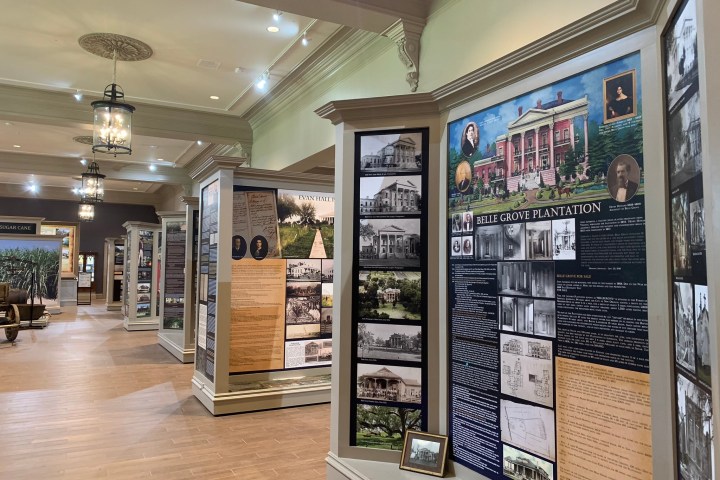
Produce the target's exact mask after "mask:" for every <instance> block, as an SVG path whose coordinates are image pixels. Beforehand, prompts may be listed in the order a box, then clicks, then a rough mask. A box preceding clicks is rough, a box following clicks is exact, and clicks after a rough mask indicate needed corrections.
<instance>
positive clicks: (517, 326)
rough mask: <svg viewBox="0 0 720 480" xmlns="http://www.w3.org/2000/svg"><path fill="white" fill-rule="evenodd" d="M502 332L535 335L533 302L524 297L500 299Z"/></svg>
mask: <svg viewBox="0 0 720 480" xmlns="http://www.w3.org/2000/svg"><path fill="white" fill-rule="evenodd" d="M498 316H499V317H500V330H504V331H508V332H520V333H529V334H531V335H532V333H533V322H534V316H533V300H532V298H522V297H498Z"/></svg>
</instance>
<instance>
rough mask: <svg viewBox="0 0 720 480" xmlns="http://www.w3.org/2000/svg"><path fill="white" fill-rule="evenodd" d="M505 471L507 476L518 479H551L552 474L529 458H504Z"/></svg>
mask: <svg viewBox="0 0 720 480" xmlns="http://www.w3.org/2000/svg"><path fill="white" fill-rule="evenodd" d="M503 473H504V474H505V476H506V477H508V478H512V479H516V480H550V475H548V473H547V472H546V471H545V470H543V469H542V468H540V467H539V466H537V465H535V463H533V462H532V461H531V460H529V459H527V458H512V457H510V456H507V457H505V458H504V459H503Z"/></svg>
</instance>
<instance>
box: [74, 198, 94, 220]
mask: <svg viewBox="0 0 720 480" xmlns="http://www.w3.org/2000/svg"><path fill="white" fill-rule="evenodd" d="M78 218H79V219H80V221H81V222H92V221H93V220H95V204H94V203H85V202H82V201H81V202H80V204H79V207H78Z"/></svg>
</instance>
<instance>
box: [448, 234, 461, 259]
mask: <svg viewBox="0 0 720 480" xmlns="http://www.w3.org/2000/svg"><path fill="white" fill-rule="evenodd" d="M450 256H451V257H462V237H452V238H451V239H450Z"/></svg>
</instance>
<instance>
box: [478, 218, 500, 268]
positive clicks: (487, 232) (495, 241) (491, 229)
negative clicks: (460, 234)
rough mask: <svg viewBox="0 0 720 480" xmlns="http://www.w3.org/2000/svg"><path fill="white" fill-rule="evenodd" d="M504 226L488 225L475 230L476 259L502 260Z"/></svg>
mask: <svg viewBox="0 0 720 480" xmlns="http://www.w3.org/2000/svg"><path fill="white" fill-rule="evenodd" d="M502 230H503V229H502V226H500V225H488V226H484V227H478V228H477V230H475V260H502V257H503V233H502Z"/></svg>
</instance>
